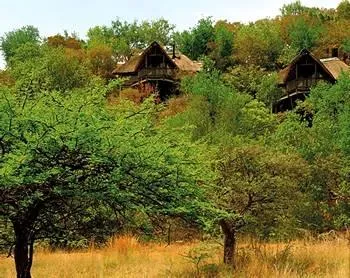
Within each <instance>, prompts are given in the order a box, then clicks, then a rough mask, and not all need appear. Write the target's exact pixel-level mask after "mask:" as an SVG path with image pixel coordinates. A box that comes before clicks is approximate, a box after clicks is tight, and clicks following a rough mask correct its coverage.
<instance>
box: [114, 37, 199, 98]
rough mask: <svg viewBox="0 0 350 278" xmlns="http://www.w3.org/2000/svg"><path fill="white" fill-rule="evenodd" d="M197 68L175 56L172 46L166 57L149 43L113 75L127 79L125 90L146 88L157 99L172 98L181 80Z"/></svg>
mask: <svg viewBox="0 0 350 278" xmlns="http://www.w3.org/2000/svg"><path fill="white" fill-rule="evenodd" d="M200 68H201V65H200V64H199V63H196V62H193V61H192V60H191V59H189V58H188V57H187V56H185V55H183V54H181V53H176V51H175V46H173V49H172V53H168V52H167V51H166V49H165V48H164V47H162V46H161V45H160V44H159V43H157V42H153V43H152V44H151V45H150V46H149V47H147V48H146V49H145V50H144V51H143V52H142V53H140V54H138V55H135V56H132V57H131V58H130V59H129V60H128V61H127V62H126V63H124V64H122V65H119V66H118V67H117V68H116V69H115V70H114V71H113V74H114V75H115V76H118V77H127V78H128V79H127V81H126V82H125V84H124V85H125V86H126V87H134V88H141V87H142V85H145V84H150V85H152V86H153V87H154V88H155V91H156V92H157V93H158V94H159V96H160V98H161V99H163V100H164V99H166V98H167V96H168V95H171V94H174V93H175V92H176V91H177V90H178V84H179V81H180V79H181V77H182V76H184V75H188V74H194V73H196V72H198V71H199V70H200Z"/></svg>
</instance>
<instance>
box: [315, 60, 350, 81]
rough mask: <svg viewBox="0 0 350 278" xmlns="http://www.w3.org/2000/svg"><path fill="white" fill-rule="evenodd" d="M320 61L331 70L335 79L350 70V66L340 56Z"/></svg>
mask: <svg viewBox="0 0 350 278" xmlns="http://www.w3.org/2000/svg"><path fill="white" fill-rule="evenodd" d="M320 61H321V62H322V64H324V65H325V66H326V68H327V69H328V70H329V71H330V73H331V74H332V75H333V77H334V79H338V78H339V75H340V74H341V73H342V72H345V71H349V70H350V67H349V66H348V65H347V64H345V63H344V62H343V61H342V60H340V59H339V58H328V59H321V60H320Z"/></svg>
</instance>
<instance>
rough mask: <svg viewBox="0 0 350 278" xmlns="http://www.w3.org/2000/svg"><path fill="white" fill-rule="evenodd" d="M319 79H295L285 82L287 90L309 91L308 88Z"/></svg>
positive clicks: (289, 91)
mask: <svg viewBox="0 0 350 278" xmlns="http://www.w3.org/2000/svg"><path fill="white" fill-rule="evenodd" d="M319 80H320V79H315V78H312V79H311V78H310V79H297V80H292V81H289V82H288V83H287V88H286V89H287V92H288V93H291V92H296V91H301V92H304V91H310V88H311V87H312V86H314V85H316V84H317V82H318V81H319Z"/></svg>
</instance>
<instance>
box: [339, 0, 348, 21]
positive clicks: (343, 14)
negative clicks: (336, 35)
mask: <svg viewBox="0 0 350 278" xmlns="http://www.w3.org/2000/svg"><path fill="white" fill-rule="evenodd" d="M337 14H338V16H339V18H343V19H350V2H349V0H342V1H341V2H340V3H339V5H338V7H337Z"/></svg>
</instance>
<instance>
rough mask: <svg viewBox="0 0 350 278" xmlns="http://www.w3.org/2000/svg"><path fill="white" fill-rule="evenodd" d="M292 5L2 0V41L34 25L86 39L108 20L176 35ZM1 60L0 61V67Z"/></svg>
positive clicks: (305, 0) (279, 0)
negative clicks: (156, 24) (169, 27)
mask: <svg viewBox="0 0 350 278" xmlns="http://www.w3.org/2000/svg"><path fill="white" fill-rule="evenodd" d="M340 1H341V0H302V1H301V2H302V4H303V5H305V6H310V7H323V8H335V7H337V5H338V4H339V3H340ZM291 2H294V0H269V1H268V0H238V1H237V0H199V1H191V0H172V1H169V0H95V1H94V0H55V1H53V0H0V37H1V36H3V35H4V34H5V33H6V32H9V31H12V30H14V29H17V28H20V27H22V26H25V25H33V26H35V27H37V28H38V29H39V31H40V34H41V36H43V37H46V36H50V35H55V34H57V33H63V31H64V30H67V31H68V32H69V33H71V32H76V33H77V34H78V35H79V37H81V38H84V37H85V35H86V33H87V31H88V29H89V28H90V27H93V26H96V25H110V23H111V21H112V20H114V19H116V18H118V17H119V18H120V19H121V20H127V21H132V20H134V19H137V20H140V21H141V20H152V19H157V18H160V17H163V18H165V19H167V20H169V22H170V23H172V24H175V25H176V27H177V30H184V29H188V28H190V27H193V26H194V25H195V24H196V23H197V21H198V20H199V19H200V18H202V17H205V16H212V17H213V19H214V20H217V19H226V20H228V21H231V22H236V21H241V22H250V21H255V20H258V19H261V18H266V17H271V18H273V17H275V16H276V15H278V14H279V9H280V8H281V7H282V6H283V4H288V3H291ZM3 67H4V61H3V59H2V57H1V56H0V68H3Z"/></svg>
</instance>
